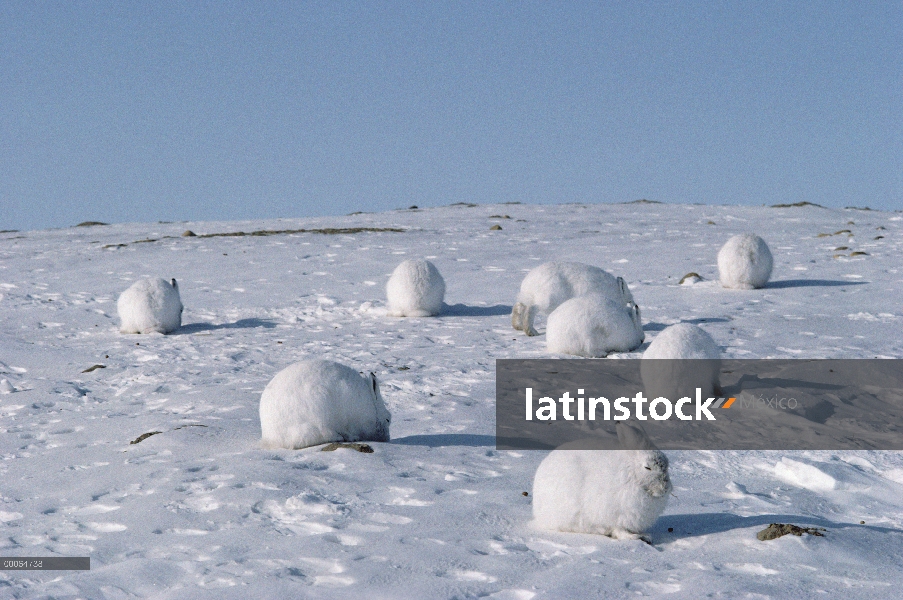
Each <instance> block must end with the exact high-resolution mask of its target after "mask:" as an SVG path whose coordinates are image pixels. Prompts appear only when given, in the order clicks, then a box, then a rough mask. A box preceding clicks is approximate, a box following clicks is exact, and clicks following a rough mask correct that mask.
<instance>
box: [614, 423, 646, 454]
mask: <svg viewBox="0 0 903 600" xmlns="http://www.w3.org/2000/svg"><path fill="white" fill-rule="evenodd" d="M615 429H616V430H617V432H618V441H619V442H621V448H622V449H624V450H654V449H655V444H653V443H652V440H650V439H649V436H648V435H646V432H645V431H643V428H642V427H640V425H639V424H636V425H628V424H627V423H618V426H617V427H616V428H615Z"/></svg>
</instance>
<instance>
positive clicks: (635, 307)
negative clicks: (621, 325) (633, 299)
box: [633, 304, 643, 325]
mask: <svg viewBox="0 0 903 600" xmlns="http://www.w3.org/2000/svg"><path fill="white" fill-rule="evenodd" d="M633 314H634V315H636V322H637V325H641V324H642V322H643V321H642V319H640V305H639V304H634V305H633Z"/></svg>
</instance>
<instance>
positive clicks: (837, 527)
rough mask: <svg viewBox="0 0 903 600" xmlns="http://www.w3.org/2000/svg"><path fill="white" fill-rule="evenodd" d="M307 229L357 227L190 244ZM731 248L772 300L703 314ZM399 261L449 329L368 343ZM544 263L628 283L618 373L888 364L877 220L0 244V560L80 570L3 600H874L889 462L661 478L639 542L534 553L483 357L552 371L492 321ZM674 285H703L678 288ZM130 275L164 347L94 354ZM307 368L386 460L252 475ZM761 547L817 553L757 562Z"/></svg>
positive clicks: (899, 349) (431, 218)
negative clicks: (155, 293) (161, 309)
mask: <svg viewBox="0 0 903 600" xmlns="http://www.w3.org/2000/svg"><path fill="white" fill-rule="evenodd" d="M496 224H498V225H501V227H502V229H501V230H490V227H491V226H492V225H496ZM318 228H321V229H322V228H348V229H353V228H371V229H376V230H382V231H359V232H346V233H312V232H304V233H294V234H292V233H277V234H273V235H253V236H252V235H244V236H238V235H236V236H218V237H201V235H203V234H213V233H229V232H231V233H234V232H239V231H243V232H246V233H250V232H253V231H260V230H269V231H285V230H296V229H308V230H310V229H318ZM186 229H191V230H192V231H194V232H195V233H197V234H198V236H196V237H182V236H181V234H182V232H183V231H185V230H186ZM386 229H400V230H402V231H386ZM745 231H754V232H756V233H758V234H759V235H761V236H762V237H763V238H764V239H765V240H766V241H767V242H768V244H769V245H770V247H771V251H772V253H773V254H774V260H775V267H774V274H773V276H772V282H771V283H770V284H769V285H768V287H766V288H765V289H763V290H752V291H735V290H725V289H723V288H721V287H720V286H719V285H718V284H717V267H716V254H717V251H718V249H719V248H720V246H721V245H722V244H723V243H724V241H726V240H727V239H728V238H729V237H730V236H731V235H733V234H736V233H741V232H745ZM825 234H827V235H825ZM876 238H881V239H876ZM146 240H156V241H146ZM853 252H864V253H866V254H860V255H856V256H851V254H852V253H853ZM421 257H422V258H427V259H429V260H430V261H432V262H433V263H435V265H436V266H437V267H438V268H439V270H440V271H441V273H442V275H443V276H444V278H445V281H446V284H447V292H446V303H447V304H448V305H449V306H448V307H447V309H446V311H445V312H444V314H443V315H442V316H440V317H437V318H423V319H394V318H390V317H386V316H385V282H386V280H387V279H388V276H389V274H390V273H391V272H392V269H393V268H394V267H395V266H396V265H397V264H398V263H399V262H401V261H402V260H404V259H406V258H421ZM547 260H573V261H580V262H586V263H590V264H594V265H597V266H600V267H602V268H604V269H606V270H609V271H610V272H612V273H613V274H615V275H621V276H623V277H624V278H625V279H626V280H627V282H628V284H629V285H630V287H631V291H632V292H633V294H634V297H635V298H636V300H637V303H638V304H639V305H640V306H641V307H642V310H643V313H642V315H643V320H644V329H645V332H646V342H645V343H644V344H643V346H641V347H640V349H639V350H638V351H637V352H634V353H631V354H622V355H619V356H639V355H640V354H641V353H642V350H644V349H645V348H646V347H647V346H648V344H649V343H650V342H651V341H652V339H654V337H655V335H656V333H657V332H659V331H661V330H662V329H664V328H665V327H666V326H667V325H670V324H673V323H678V322H690V323H696V324H699V325H700V326H701V327H703V328H704V329H705V330H706V331H707V332H709V333H710V334H711V335H712V336H713V337H714V339H715V340H716V342H717V343H718V344H719V345H720V346H721V347H722V350H723V352H724V355H725V356H726V357H733V358H767V357H776V358H793V357H796V358H874V357H882V358H903V336H901V335H900V331H901V327H903V306H901V298H903V216H901V215H900V214H899V213H887V212H877V211H862V210H829V209H822V208H818V207H811V206H807V207H791V208H771V207H727V206H724V207H722V206H697V205H694V206H675V205H659V204H624V205H599V206H583V205H564V206H527V205H495V206H468V205H455V206H449V207H444V208H435V209H426V210H403V211H396V212H391V213H383V214H358V215H350V216H346V217H332V218H316V219H314V218H310V219H291V220H289V219H282V220H269V221H254V222H228V223H178V224H124V225H111V226H95V227H75V228H70V229H63V230H50V231H35V232H25V233H3V234H0V379H7V380H8V381H9V383H10V384H11V385H12V386H14V388H15V390H16V391H15V392H14V393H9V394H0V555H4V556H11V555H16V556H50V555H66V556H90V557H91V562H92V569H91V571H85V572H37V571H0V597H13V598H18V597H23V598H37V597H54V598H81V597H89V598H131V597H158V598H185V597H192V598H223V597H226V598H233V597H234V598H244V597H250V595H251V594H253V595H254V596H258V597H287V596H290V595H291V596H295V597H312V598H334V597H338V596H341V597H375V598H402V597H406V598H407V597H418V598H466V597H486V596H488V597H493V598H517V599H522V600H526V599H529V598H568V597H590V596H592V595H599V594H603V593H604V594H606V595H609V596H614V597H618V596H625V597H626V596H635V595H651V596H657V595H663V594H672V596H671V597H677V598H679V597H687V598H692V597H698V596H699V595H700V594H701V593H703V592H709V593H711V594H715V595H719V594H720V595H722V596H725V597H738V596H745V595H746V594H750V595H758V596H756V597H798V598H804V597H815V596H819V597H822V596H823V595H824V594H823V592H827V593H828V594H833V595H837V596H843V597H847V598H875V597H893V596H894V595H895V594H897V593H898V591H899V588H900V586H901V584H903V500H901V498H903V457H901V455H900V454H899V453H893V452H805V453H804V452H797V453H786V452H782V453H778V452H669V453H668V455H669V457H670V458H671V461H672V480H673V482H674V486H675V491H674V493H675V496H676V497H674V498H672V499H671V502H670V504H669V506H668V508H667V510H666V512H665V514H664V516H663V517H662V518H661V519H660V521H659V522H658V523H657V524H656V526H655V528H654V530H653V531H652V532H651V533H652V537H653V540H654V542H655V545H654V546H649V545H646V544H644V543H642V542H616V541H613V540H610V539H608V538H604V537H597V536H590V535H578V534H555V533H549V532H543V531H538V530H534V529H532V528H531V527H530V525H529V521H530V519H531V513H530V498H529V497H525V496H523V494H522V492H524V491H528V490H530V488H531V482H532V477H533V473H534V472H535V469H536V466H537V465H538V464H539V462H540V461H541V460H542V458H543V456H544V455H545V453H543V452H529V451H524V452H508V451H504V452H500V451H496V450H495V447H494V419H495V408H494V394H495V387H494V386H495V383H494V361H495V360H496V359H500V358H539V357H547V356H549V355H548V354H547V353H546V351H545V337H544V336H542V335H540V336H538V337H533V338H528V337H526V336H524V335H523V334H522V333H520V332H516V331H514V330H513V329H512V328H511V323H510V311H511V305H512V303H513V302H514V298H515V295H516V293H517V289H518V286H519V284H520V281H521V279H522V278H523V276H524V274H525V273H526V272H527V271H528V270H529V269H531V268H532V267H534V266H536V265H537V264H540V263H541V262H544V261H547ZM691 271H694V272H697V273H699V274H700V275H701V276H702V277H703V281H701V282H699V283H696V284H693V285H678V281H679V280H680V278H681V277H682V276H683V275H685V274H686V273H688V272H691ZM144 276H159V277H164V278H167V279H168V278H170V277H174V278H176V279H177V280H178V282H179V288H180V292H181V297H182V302H183V303H184V305H185V312H184V315H183V320H182V322H183V327H182V328H181V329H180V330H179V331H178V332H176V333H175V334H172V335H168V336H163V335H158V334H152V335H140V336H139V335H122V334H120V333H118V319H117V318H116V308H115V303H116V298H117V297H118V295H119V293H121V292H122V291H123V290H125V289H126V288H127V287H128V286H129V285H130V284H131V282H133V281H134V280H136V279H138V278H140V277H144ZM537 326H538V329H539V330H540V332H542V331H543V330H544V321H543V320H542V319H540V320H539V322H538V323H537ZM304 358H327V359H331V360H337V361H339V362H342V363H345V364H348V365H349V366H352V367H353V368H355V369H358V370H361V371H374V372H376V374H377V376H378V377H379V378H380V381H381V382H382V393H383V396H384V398H385V401H386V404H387V406H388V407H389V409H390V410H391V411H392V415H393V419H392V431H391V433H392V438H393V439H392V442H391V443H388V444H379V443H374V444H372V445H373V447H374V450H375V452H374V453H373V454H360V453H357V452H353V451H350V450H337V451H334V452H321V451H320V449H319V448H309V449H306V450H301V451H288V450H285V451H280V450H277V451H274V450H264V449H261V448H260V446H259V444H258V442H259V437H260V427H259V420H258V416H257V410H258V403H259V399H260V393H261V391H262V390H263V388H264V386H265V385H266V383H267V382H268V381H269V380H270V379H271V378H272V377H273V375H275V374H276V373H277V372H278V371H279V370H280V369H282V368H283V367H285V366H287V365H289V364H291V363H292V362H294V361H297V360H300V359H304ZM95 364H101V365H104V367H105V368H97V369H95V370H93V371H90V372H83V371H85V370H86V369H88V368H89V367H92V366H93V365H95ZM150 432H159V433H156V434H155V435H152V436H150V437H146V438H145V439H143V440H142V441H141V442H140V443H137V444H130V442H131V441H133V440H136V439H137V438H138V437H139V436H141V435H142V434H145V433H150ZM863 521H864V523H862V522H863ZM771 522H791V523H795V524H797V525H805V526H818V527H825V528H826V529H827V532H826V536H825V537H811V536H808V537H806V536H804V537H794V536H785V537H783V538H780V539H778V540H774V541H770V542H760V541H758V540H757V539H756V536H755V533H756V532H757V531H758V530H760V529H762V528H764V527H765V526H767V525H768V524H769V523H771ZM669 529H671V530H673V531H669Z"/></svg>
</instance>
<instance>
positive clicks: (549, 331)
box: [546, 294, 646, 357]
mask: <svg viewBox="0 0 903 600" xmlns="http://www.w3.org/2000/svg"><path fill="white" fill-rule="evenodd" d="M645 337H646V336H645V334H644V333H643V325H642V322H641V321H640V309H639V307H638V306H637V305H636V304H634V303H633V302H630V303H628V304H623V303H621V302H619V301H616V300H612V299H611V298H609V297H608V296H605V295H602V294H588V295H586V296H578V297H577V298H571V299H570V300H568V301H566V302H563V303H562V304H561V306H559V307H558V308H556V309H555V310H553V311H552V314H550V315H549V320H548V322H547V323H546V349H547V350H548V351H549V352H558V353H561V354H572V355H575V356H586V357H604V356H607V355H608V353H609V352H629V351H631V350H633V349H635V348H637V347H638V346H639V345H640V344H642V343H643V340H644V339H645Z"/></svg>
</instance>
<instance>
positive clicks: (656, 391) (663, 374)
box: [640, 323, 721, 401]
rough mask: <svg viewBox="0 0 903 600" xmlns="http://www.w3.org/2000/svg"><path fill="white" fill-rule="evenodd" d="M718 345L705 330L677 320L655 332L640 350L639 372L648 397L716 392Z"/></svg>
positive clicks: (674, 397) (717, 387) (718, 370)
mask: <svg viewBox="0 0 903 600" xmlns="http://www.w3.org/2000/svg"><path fill="white" fill-rule="evenodd" d="M720 371H721V349H720V348H718V345H717V344H716V343H715V340H714V339H712V336H710V335H709V334H708V333H706V332H705V331H704V330H703V329H702V328H700V327H697V326H696V325H692V324H690V323H679V324H677V325H672V326H670V327H668V328H666V329H664V330H663V331H662V332H661V333H659V334H658V335H657V336H656V337H655V339H654V340H652V343H651V344H649V347H648V348H647V349H646V351H645V352H644V353H643V361H642V362H641V363H640V375H641V377H642V379H643V387H644V388H645V391H646V395H647V396H648V397H649V399H650V400H651V399H654V398H658V397H664V398H669V399H671V400H672V401H676V400H678V399H679V398H682V397H684V396H687V397H691V398H692V397H693V396H694V394H695V391H696V388H699V389H700V390H701V394H702V396H703V397H708V396H713V395H715V394H716V393H718V394H720V393H721V392H720V389H721V386H720V384H719V374H720Z"/></svg>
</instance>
